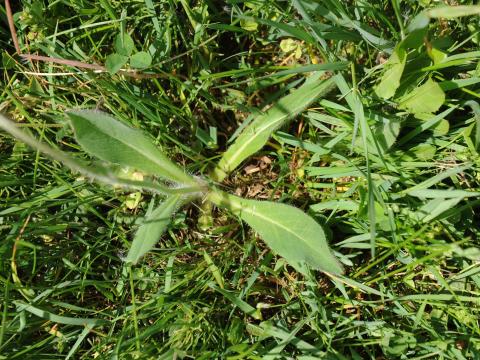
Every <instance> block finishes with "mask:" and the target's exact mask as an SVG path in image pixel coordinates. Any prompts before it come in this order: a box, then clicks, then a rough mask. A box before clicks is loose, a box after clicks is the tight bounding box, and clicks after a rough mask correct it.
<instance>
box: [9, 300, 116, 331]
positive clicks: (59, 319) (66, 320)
mask: <svg viewBox="0 0 480 360" xmlns="http://www.w3.org/2000/svg"><path fill="white" fill-rule="evenodd" d="M14 304H15V305H16V306H17V307H18V311H19V312H20V311H28V312H29V313H31V314H33V315H35V316H38V317H40V318H42V319H46V320H49V321H51V322H54V323H58V324H65V325H75V326H92V327H93V326H98V325H105V324H108V323H109V321H106V320H103V319H92V318H73V317H66V316H61V315H56V314H53V313H51V312H49V311H46V310H43V309H40V308H38V307H35V306H32V305H29V304H26V303H24V302H22V301H14Z"/></svg>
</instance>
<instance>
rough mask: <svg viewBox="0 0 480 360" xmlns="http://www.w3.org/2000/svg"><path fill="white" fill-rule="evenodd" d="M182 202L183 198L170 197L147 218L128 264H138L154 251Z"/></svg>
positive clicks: (138, 233) (139, 232)
mask: <svg viewBox="0 0 480 360" xmlns="http://www.w3.org/2000/svg"><path fill="white" fill-rule="evenodd" d="M181 202H182V198H181V196H178V195H175V196H170V197H168V198H167V199H166V200H165V201H164V202H163V203H162V204H160V206H158V207H157V208H156V209H155V210H153V211H152V213H151V214H150V215H147V216H146V218H145V221H144V223H143V224H142V225H140V227H139V228H138V231H137V233H136V234H135V238H134V239H133V242H132V246H131V247H130V250H129V252H128V255H127V258H126V259H125V261H126V262H127V263H132V264H136V263H137V262H138V260H140V258H141V257H142V256H143V255H145V254H146V253H147V252H149V251H150V250H152V248H153V247H154V246H155V244H156V243H157V241H158V239H160V236H161V235H162V234H163V233H164V231H165V229H166V228H167V226H168V224H169V223H170V220H171V218H172V215H173V213H174V212H175V210H177V209H178V207H179V206H180V205H181Z"/></svg>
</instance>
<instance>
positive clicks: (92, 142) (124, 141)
mask: <svg viewBox="0 0 480 360" xmlns="http://www.w3.org/2000/svg"><path fill="white" fill-rule="evenodd" d="M67 114H68V116H69V117H70V119H71V123H72V126H73V129H74V131H75V138H76V139H77V142H78V143H79V144H80V145H81V146H82V148H83V149H84V150H85V151H87V152H88V153H90V154H92V155H93V156H96V157H98V158H100V159H102V160H105V161H109V162H111V163H115V164H120V165H123V166H128V167H131V168H134V169H137V170H140V171H143V172H145V173H147V174H151V175H157V176H161V177H163V178H165V179H167V180H170V181H172V182H177V183H181V184H188V185H196V184H197V182H196V181H195V179H194V178H192V177H191V176H189V175H187V174H186V173H185V172H184V171H183V169H181V168H179V167H178V166H177V165H175V164H174V163H173V162H171V161H170V160H169V159H168V158H167V157H166V156H165V155H164V154H163V153H162V152H161V151H160V150H159V149H158V148H157V147H156V146H155V145H154V144H153V143H152V141H151V140H150V139H148V138H147V137H146V136H145V135H143V134H142V133H141V132H140V131H138V130H136V129H133V128H131V127H128V126H126V125H124V124H123V123H121V122H120V121H118V120H116V119H114V118H113V117H111V116H109V115H107V114H105V113H103V112H100V111H92V110H78V111H70V112H68V113H67Z"/></svg>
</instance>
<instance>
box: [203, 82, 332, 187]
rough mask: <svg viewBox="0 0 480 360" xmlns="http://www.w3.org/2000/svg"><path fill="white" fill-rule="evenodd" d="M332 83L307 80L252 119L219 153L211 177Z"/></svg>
mask: <svg viewBox="0 0 480 360" xmlns="http://www.w3.org/2000/svg"><path fill="white" fill-rule="evenodd" d="M333 86H334V83H333V80H331V79H329V80H317V81H312V82H307V83H306V84H304V85H303V86H301V87H300V88H299V89H297V90H295V91H294V92H292V93H291V94H289V95H287V96H285V97H284V98H282V99H281V100H280V101H278V102H277V103H276V104H274V105H273V106H272V107H271V108H270V109H268V110H267V112H265V113H264V114H262V115H260V116H259V117H257V118H256V119H255V120H253V121H252V123H251V124H249V125H248V126H247V127H246V128H245V129H244V130H243V132H242V133H241V134H240V136H239V137H238V138H237V139H236V140H235V142H234V143H233V144H232V145H231V146H230V147H229V148H228V149H227V151H226V152H225V153H224V154H223V156H222V158H221V159H220V162H219V163H218V165H217V167H216V168H215V170H214V171H213V174H212V177H213V180H215V181H218V182H220V181H222V180H223V179H225V177H226V176H227V175H228V174H229V173H230V172H231V171H233V170H234V169H235V168H236V167H237V166H238V165H240V163H241V162H242V161H243V160H245V159H246V158H247V157H249V156H250V155H252V154H254V153H255V152H257V151H258V150H260V149H261V148H262V147H263V146H264V145H265V143H266V142H267V141H268V139H269V138H270V136H271V135H272V133H273V132H274V131H275V130H277V129H278V128H280V127H281V126H283V125H285V124H286V123H287V122H288V121H289V120H291V119H292V118H293V117H294V116H296V115H297V114H299V113H300V112H301V111H303V110H305V109H306V108H307V107H308V106H309V105H310V104H311V103H312V102H314V101H315V100H316V99H318V98H319V97H321V96H324V95H325V94H327V93H328V92H329V91H330V90H332V89H333Z"/></svg>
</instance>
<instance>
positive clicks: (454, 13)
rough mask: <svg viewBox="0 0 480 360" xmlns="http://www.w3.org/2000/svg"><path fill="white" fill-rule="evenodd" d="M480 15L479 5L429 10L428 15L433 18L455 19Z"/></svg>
mask: <svg viewBox="0 0 480 360" xmlns="http://www.w3.org/2000/svg"><path fill="white" fill-rule="evenodd" d="M478 14H480V6H479V5H460V6H439V7H436V8H434V9H430V10H427V15H428V16H429V17H431V18H445V19H453V18H457V17H462V16H471V15H478Z"/></svg>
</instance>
